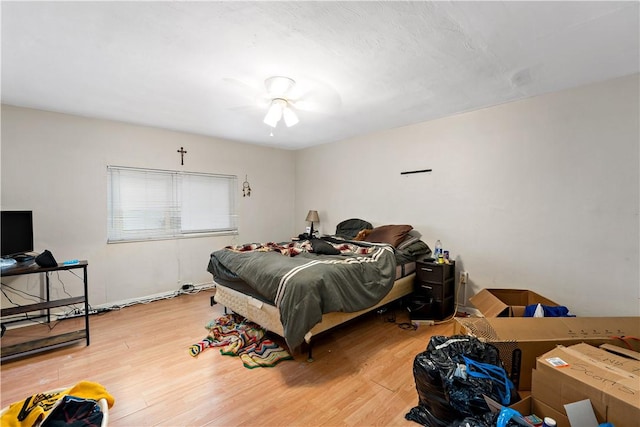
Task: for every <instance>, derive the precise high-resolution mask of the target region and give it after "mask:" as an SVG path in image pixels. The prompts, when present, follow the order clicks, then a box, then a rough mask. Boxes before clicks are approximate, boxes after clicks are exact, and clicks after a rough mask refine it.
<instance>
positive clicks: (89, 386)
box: [0, 381, 115, 427]
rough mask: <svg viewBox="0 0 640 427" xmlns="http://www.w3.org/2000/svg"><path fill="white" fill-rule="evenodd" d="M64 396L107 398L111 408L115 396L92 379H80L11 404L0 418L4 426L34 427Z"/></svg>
mask: <svg viewBox="0 0 640 427" xmlns="http://www.w3.org/2000/svg"><path fill="white" fill-rule="evenodd" d="M64 396H75V397H79V398H81V399H93V400H95V401H96V402H97V401H98V400H100V399H105V400H106V401H107V405H108V406H109V408H111V407H112V406H113V404H114V402H115V401H114V399H113V396H111V395H110V394H109V393H108V392H107V390H106V389H105V388H104V387H103V386H102V385H100V384H98V383H94V382H91V381H80V382H79V383H78V384H76V385H74V386H73V387H71V388H68V389H66V390H61V391H54V392H50V393H38V394H34V395H33V396H30V397H28V398H26V399H25V400H21V401H20V402H16V403H12V404H11V405H9V408H8V409H7V411H6V412H5V413H4V414H2V418H0V425H2V426H3V427H25V426H26V427H32V426H33V425H34V424H36V423H37V422H39V421H42V420H43V419H44V417H46V416H47V415H48V414H49V412H50V411H51V409H52V408H53V407H54V406H55V404H56V402H57V401H58V400H60V399H62V398H63V397H64Z"/></svg>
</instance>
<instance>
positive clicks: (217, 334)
mask: <svg viewBox="0 0 640 427" xmlns="http://www.w3.org/2000/svg"><path fill="white" fill-rule="evenodd" d="M205 328H206V329H207V330H208V331H209V334H208V335H207V336H206V337H205V339H203V340H202V341H200V342H198V343H196V344H193V345H192V346H191V347H189V354H190V355H191V356H193V357H196V356H198V355H199V354H200V353H201V352H202V351H204V350H205V349H207V348H209V347H220V353H221V354H224V355H228V356H238V357H240V360H242V364H243V365H244V366H245V368H249V369H253V368H260V367H272V366H275V365H277V364H278V363H280V362H282V361H283V360H290V359H293V357H291V355H290V354H289V353H288V352H287V351H286V350H285V349H284V348H282V347H280V346H279V345H278V344H276V343H275V342H274V341H272V340H270V339H268V338H265V330H264V329H263V328H261V327H260V326H259V325H257V324H255V323H253V322H250V321H248V320H247V319H245V318H244V317H242V316H239V315H237V314H235V313H232V314H227V315H225V316H222V317H219V318H217V319H214V320H212V321H211V322H209V323H208V324H207V325H206V326H205Z"/></svg>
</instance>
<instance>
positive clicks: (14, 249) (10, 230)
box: [0, 211, 33, 258]
mask: <svg viewBox="0 0 640 427" xmlns="http://www.w3.org/2000/svg"><path fill="white" fill-rule="evenodd" d="M0 228H1V230H0V231H1V233H2V234H0V240H1V243H0V252H2V253H1V254H0V256H2V257H3V258H11V257H12V256H15V255H21V254H24V253H26V252H33V212H32V211H2V212H0Z"/></svg>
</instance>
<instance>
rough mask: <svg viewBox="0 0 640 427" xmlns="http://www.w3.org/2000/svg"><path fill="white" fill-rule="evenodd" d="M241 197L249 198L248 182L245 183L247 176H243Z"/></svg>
mask: <svg viewBox="0 0 640 427" xmlns="http://www.w3.org/2000/svg"><path fill="white" fill-rule="evenodd" d="M242 197H251V187H250V186H249V181H247V175H245V176H244V182H243V183H242Z"/></svg>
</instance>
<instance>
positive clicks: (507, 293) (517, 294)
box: [469, 289, 560, 317]
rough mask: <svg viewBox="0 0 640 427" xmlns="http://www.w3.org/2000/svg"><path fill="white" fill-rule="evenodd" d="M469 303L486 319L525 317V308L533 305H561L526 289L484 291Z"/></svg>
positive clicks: (473, 297) (470, 299)
mask: <svg viewBox="0 0 640 427" xmlns="http://www.w3.org/2000/svg"><path fill="white" fill-rule="evenodd" d="M469 301H471V304H473V305H474V306H475V307H476V308H477V309H478V310H479V311H480V313H482V314H483V315H484V316H485V317H523V316H524V310H525V307H526V306H528V305H531V304H542V305H548V306H551V307H557V306H559V305H560V304H558V303H556V302H554V301H551V300H550V299H548V298H545V297H543V296H542V295H539V294H537V293H535V292H533V291H529V290H525V289H482V290H481V291H480V292H478V293H477V294H475V295H474V296H472V297H471V298H469Z"/></svg>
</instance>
